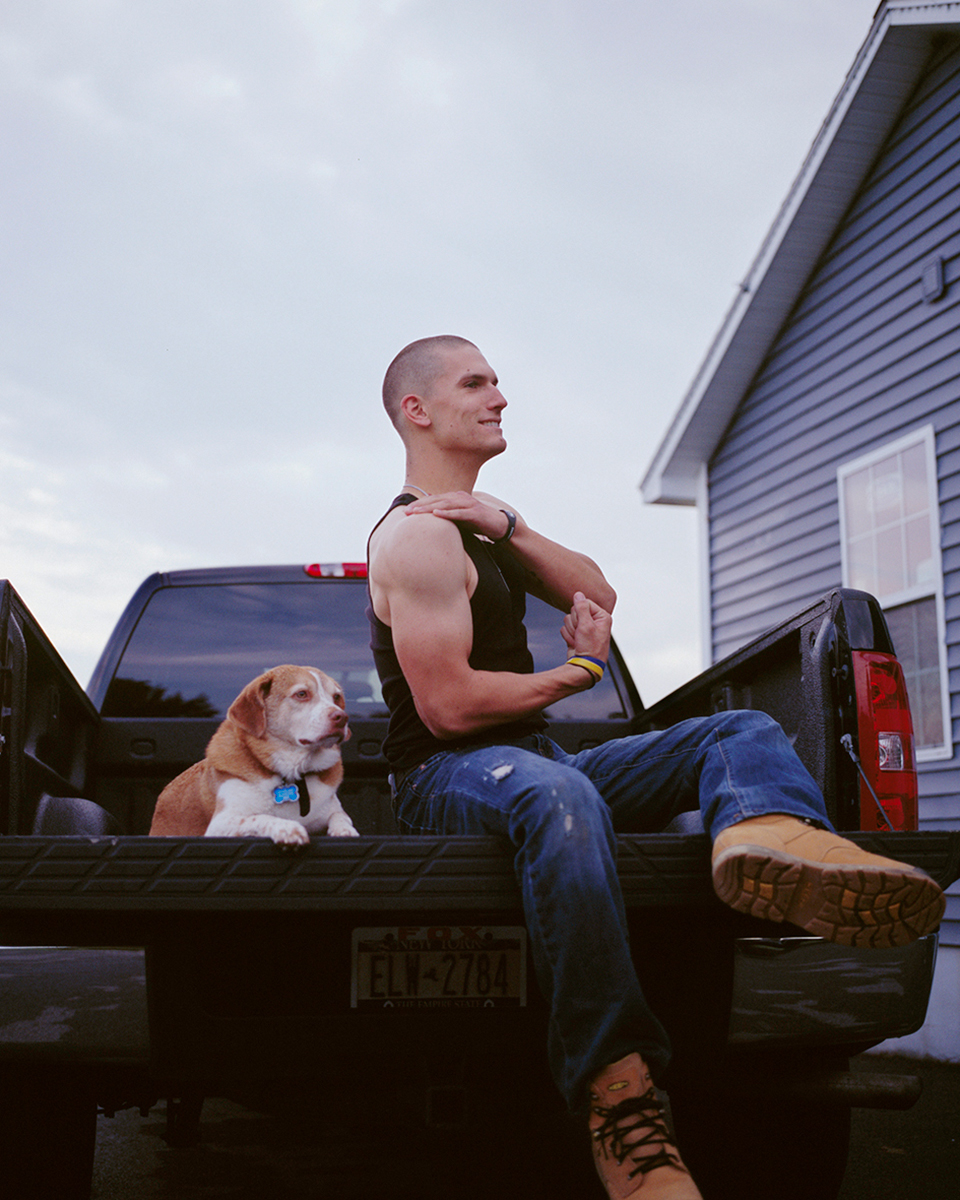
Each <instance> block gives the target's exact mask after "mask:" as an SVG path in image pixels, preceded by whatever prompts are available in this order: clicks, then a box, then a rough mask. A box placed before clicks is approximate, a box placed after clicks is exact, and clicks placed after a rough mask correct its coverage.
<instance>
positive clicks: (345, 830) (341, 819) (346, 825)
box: [327, 813, 360, 837]
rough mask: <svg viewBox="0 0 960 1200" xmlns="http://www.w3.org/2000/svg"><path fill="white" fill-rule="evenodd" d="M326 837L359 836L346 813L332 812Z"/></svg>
mask: <svg viewBox="0 0 960 1200" xmlns="http://www.w3.org/2000/svg"><path fill="white" fill-rule="evenodd" d="M327 836H328V837H359V836H360V834H359V833H357V830H356V827H355V826H354V824H353V822H352V821H351V820H350V818H349V817H348V816H347V814H346V813H334V815H333V816H332V817H331V818H330V824H329V825H328V826H327Z"/></svg>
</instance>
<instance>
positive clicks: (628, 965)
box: [395, 711, 829, 1108]
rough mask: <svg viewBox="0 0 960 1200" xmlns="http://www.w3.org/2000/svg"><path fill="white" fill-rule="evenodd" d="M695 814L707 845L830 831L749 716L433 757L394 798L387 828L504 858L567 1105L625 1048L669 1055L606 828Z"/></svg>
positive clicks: (776, 746) (792, 762)
mask: <svg viewBox="0 0 960 1200" xmlns="http://www.w3.org/2000/svg"><path fill="white" fill-rule="evenodd" d="M698 807H699V810H700V813H701V815H702V817H703V824H704V828H705V829H706V831H707V833H708V834H709V835H710V836H711V837H716V835H717V834H718V833H719V832H720V831H721V830H723V829H725V828H727V826H729V825H734V824H736V822H738V821H742V820H745V819H746V818H748V817H754V816H760V815H762V814H764V813H771V812H774V813H790V814H792V815H793V816H797V817H801V818H808V819H813V820H816V821H819V822H822V823H823V824H824V825H826V826H828V827H829V822H828V820H827V814H826V809H825V807H824V802H823V797H822V796H821V794H820V791H819V789H818V788H817V786H816V784H815V783H814V781H813V779H812V778H811V776H810V775H809V773H808V772H807V770H806V768H805V767H804V766H803V765H802V763H801V762H800V760H799V759H798V758H797V756H796V754H795V753H794V751H793V748H792V746H791V745H790V743H789V741H788V740H787V738H786V736H785V735H784V733H783V731H782V730H781V728H780V726H779V725H778V724H777V723H776V722H775V721H773V720H771V719H770V718H769V717H767V716H766V715H765V714H764V713H760V712H752V711H743V712H726V713H718V714H717V715H715V716H711V717H702V718H696V719H694V720H690V721H683V722H681V723H680V724H678V725H675V726H674V727H672V728H671V729H667V730H664V731H662V732H657V733H647V734H638V735H636V736H634V737H626V738H619V739H616V740H614V741H610V742H605V743H603V744H602V745H600V746H597V747H595V748H594V749H591V750H584V751H581V752H580V753H579V754H567V753H565V752H564V751H563V750H562V749H561V748H560V747H559V746H557V745H556V744H555V743H554V742H552V741H551V740H550V739H549V738H547V737H545V736H544V735H542V734H537V735H534V736H533V737H529V738H524V739H522V741H520V742H516V743H509V744H506V745H500V744H496V745H483V746H479V747H470V748H468V749H462V750H452V751H445V752H443V753H440V754H437V755H434V756H433V757H432V758H429V759H427V761H426V762H424V763H421V764H420V766H418V767H415V768H414V769H413V770H412V771H411V772H410V773H409V774H408V775H407V776H406V777H404V778H403V779H402V781H401V782H400V785H399V787H398V789H397V797H396V805H395V810H396V817H397V823H398V826H399V828H400V830H401V831H402V832H405V833H424V834H437V833H441V834H451V835H457V834H460V835H463V834H498V835H500V836H502V837H505V838H507V839H508V841H509V842H510V844H511V845H512V847H513V849H514V851H515V857H514V866H515V870H516V873H517V879H518V882H519V884H520V888H521V892H522V895H523V908H524V916H525V919H526V924H527V930H528V934H529V940H530V947H531V954H532V957H533V963H534V967H535V970H536V974H537V979H538V981H539V984H540V987H541V989H542V991H543V994H544V996H545V997H546V999H547V1002H548V1004H549V1007H550V1027H549V1039H548V1041H549V1044H548V1054H549V1058H550V1066H551V1070H552V1071H553V1076H554V1079H555V1080H556V1082H557V1085H558V1087H559V1088H560V1091H561V1092H562V1093H563V1095H564V1097H565V1098H566V1100H567V1103H568V1104H569V1105H570V1106H571V1108H578V1107H580V1106H581V1105H582V1104H583V1102H584V1100H585V1097H586V1091H587V1087H588V1085H589V1083H590V1080H591V1079H592V1078H593V1077H594V1076H595V1075H596V1074H597V1072H599V1071H600V1070H602V1069H603V1067H605V1066H606V1065H607V1064H608V1063H612V1062H616V1061H617V1060H618V1059H620V1058H622V1057H623V1056H624V1055H626V1054H630V1053H632V1052H634V1051H637V1052H639V1053H640V1055H641V1056H642V1057H643V1059H644V1061H645V1062H646V1063H647V1065H648V1066H649V1067H650V1069H651V1071H652V1072H653V1074H654V1077H656V1076H657V1074H658V1073H659V1072H660V1071H661V1070H662V1069H663V1068H664V1067H665V1066H666V1064H667V1061H668V1059H669V1056H670V1047H669V1042H668V1039H667V1035H666V1033H665V1031H664V1029H663V1027H662V1026H661V1024H660V1022H659V1021H658V1020H657V1018H656V1017H655V1016H654V1015H653V1013H652V1012H651V1011H650V1009H649V1007H648V1006H647V1003H646V1001H645V1000H644V997H643V994H642V992H641V989H640V984H639V982H638V981H637V976H636V972H635V970H634V967H633V962H632V960H631V957H630V946H629V938H628V933H627V921H626V913H625V909H624V904H623V897H622V894H621V891H620V883H619V880H618V878H617V870H616V834H617V833H651V832H656V831H658V830H662V829H663V828H664V826H665V825H667V824H668V823H669V822H670V820H671V819H672V818H673V817H674V816H676V815H677V814H678V813H681V812H686V811H691V810H696V809H697V808H698Z"/></svg>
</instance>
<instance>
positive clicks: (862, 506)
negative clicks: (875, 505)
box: [843, 469, 873, 539]
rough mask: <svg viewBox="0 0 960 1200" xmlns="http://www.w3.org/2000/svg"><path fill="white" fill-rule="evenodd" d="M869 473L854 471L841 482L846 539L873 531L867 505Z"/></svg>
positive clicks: (866, 471)
mask: <svg viewBox="0 0 960 1200" xmlns="http://www.w3.org/2000/svg"><path fill="white" fill-rule="evenodd" d="M869 487H870V471H869V469H867V470H864V471H854V472H853V474H852V475H848V476H847V477H846V479H845V480H844V481H843V503H844V516H845V518H846V524H847V537H848V538H851V539H852V538H857V537H860V536H861V535H862V534H865V533H869V532H870V531H871V530H872V529H873V520H872V518H871V516H870V504H869Z"/></svg>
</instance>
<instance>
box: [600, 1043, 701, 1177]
mask: <svg viewBox="0 0 960 1200" xmlns="http://www.w3.org/2000/svg"><path fill="white" fill-rule="evenodd" d="M590 1134H591V1139H592V1142H593V1160H594V1162H595V1163H596V1165H597V1171H598V1173H599V1175H600V1178H601V1179H602V1180H603V1186H604V1187H605V1188H606V1189H607V1195H608V1196H610V1198H611V1200H626V1198H627V1197H635V1198H636V1200H703V1198H702V1196H701V1195H700V1193H699V1191H698V1190H697V1185H696V1184H695V1183H694V1182H693V1180H692V1179H691V1177H690V1172H689V1171H688V1170H687V1168H686V1167H685V1166H684V1165H683V1163H682V1161H681V1159H680V1154H679V1152H678V1151H677V1148H676V1146H675V1145H674V1144H673V1138H672V1137H671V1136H670V1131H669V1130H668V1129H667V1126H666V1122H665V1120H664V1114H663V1106H662V1105H661V1103H660V1101H659V1100H658V1099H657V1093H656V1092H655V1091H654V1088H653V1082H652V1081H651V1079H650V1072H649V1071H648V1070H647V1068H646V1065H645V1064H644V1061H643V1059H642V1058H641V1057H640V1055H639V1054H628V1055H627V1057H626V1058H621V1059H620V1061H619V1062H615V1063H612V1064H611V1065H610V1066H609V1067H606V1068H605V1069H604V1070H603V1071H601V1072H600V1074H599V1075H598V1076H597V1077H596V1079H595V1080H594V1081H593V1083H592V1084H591V1085H590Z"/></svg>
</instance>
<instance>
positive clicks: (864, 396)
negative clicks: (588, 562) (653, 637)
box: [708, 40, 960, 945]
mask: <svg viewBox="0 0 960 1200" xmlns="http://www.w3.org/2000/svg"><path fill="white" fill-rule="evenodd" d="M937 255H939V256H940V257H941V258H942V259H943V262H944V278H945V283H946V285H947V290H946V292H945V293H944V295H943V296H942V297H941V298H940V299H939V300H936V301H934V302H932V303H925V302H924V300H923V297H922V290H921V283H920V279H921V274H922V271H923V268H924V266H925V265H926V264H927V263H928V262H929V261H930V260H931V259H932V258H933V257H934V256H937ZM958 276H960V41H957V40H951V41H949V42H946V43H944V44H942V45H941V46H940V47H939V48H938V50H937V52H936V53H935V55H934V56H933V58H932V59H931V61H930V63H929V64H928V67H927V70H926V71H925V73H924V76H923V78H922V81H921V83H920V85H919V87H918V88H917V90H916V92H915V94H914V95H913V97H912V98H911V99H910V101H909V102H908V104H907V105H906V107H905V110H904V112H903V114H902V116H901V118H900V120H899V122H898V124H897V125H896V127H895V128H894V130H893V133H892V134H891V136H890V138H889V139H888V141H887V144H886V146H885V147H884V148H883V150H882V152H881V153H880V155H879V156H878V159H877V161H876V163H875V165H874V167H873V169H872V171H871V173H870V174H869V176H868V178H867V180H866V182H865V184H864V186H863V187H862V188H861V190H860V192H859V194H858V196H857V197H856V199H855V200H854V202H853V204H852V205H851V207H850V209H849V211H848V213H847V215H846V217H845V218H844V220H843V221H842V222H841V224H840V226H839V228H838V230H837V233H836V235H835V236H834V238H833V241H832V243H831V245H830V246H829V247H828V249H827V251H826V253H825V254H824V255H823V257H822V258H821V260H820V262H819V263H818V264H817V266H816V269H815V270H814V272H813V273H812V275H811V277H810V280H809V282H808V284H807V286H806V288H805V290H804V292H803V293H802V295H801V297H800V299H799V301H798V302H797V304H796V306H795V307H794V310H793V312H792V313H791V315H790V316H789V318H788V320H787V321H786V322H785V324H784V327H783V328H782V330H781V331H780V334H779V335H778V337H777V339H776V341H775V342H774V344H773V346H772V348H771V351H770V353H769V354H768V356H767V359H766V361H765V362H764V364H763V366H762V367H761V369H760V371H759V372H758V374H757V376H756V378H755V380H754V382H753V384H752V386H751V388H750V390H749V392H748V393H747V394H746V396H745V397H744V400H743V401H742V403H741V404H740V406H739V408H738V410H737V413H736V415H735V417H734V419H733V421H732V422H731V425H730V427H729V428H728V430H727V432H726V434H725V436H724V439H723V441H722V442H721V444H720V446H719V448H718V450H717V452H716V454H715V455H714V457H713V459H712V461H711V463H710V466H709V526H708V537H709V543H708V548H709V563H710V614H711V632H712V646H711V650H712V655H713V658H714V660H717V659H719V658H722V657H723V656H724V655H726V654H728V653H730V652H731V651H733V650H735V649H736V648H737V647H738V646H741V645H743V644H744V643H745V642H747V641H749V639H750V638H752V637H754V636H756V635H757V634H759V633H761V632H762V631H763V630H764V629H766V628H768V627H769V626H771V625H772V624H774V623H775V622H776V621H777V620H779V619H781V618H782V617H786V616H788V615H789V614H790V613H791V612H793V611H795V610H796V609H797V608H799V607H800V606H801V605H803V604H804V603H807V602H809V601H811V600H813V599H815V598H816V597H817V596H819V595H820V594H822V593H823V592H825V591H827V590H828V589H829V588H831V587H834V586H836V585H837V584H839V583H840V582H841V565H840V562H841V560H840V524H839V502H838V494H837V468H838V467H839V466H840V465H841V464H843V463H846V462H849V461H851V460H853V459H856V458H858V457H860V456H861V455H864V454H866V453H868V452H869V451H871V450H874V449H876V448H877V447H879V446H883V445H886V444H888V443H891V442H893V441H895V440H896V439H897V438H898V437H900V436H902V435H903V434H906V433H909V432H911V431H912V430H916V429H918V428H920V427H921V426H924V425H933V427H934V430H935V435H936V456H937V479H938V488H939V500H940V517H941V535H942V536H941V546H942V555H943V571H944V600H945V610H946V624H947V664H948V669H949V679H950V699H951V716H952V723H953V731H954V744H955V745H957V743H958V742H960V286H958ZM921 823H922V825H923V826H924V827H925V828H931V829H938V828H956V827H957V826H958V825H960V757H958V756H957V755H956V754H955V756H954V759H953V760H952V761H943V762H932V763H924V764H921ZM943 941H944V943H945V944H948V945H960V896H951V897H950V900H949V908H948V921H947V923H946V924H945V927H944V936H943Z"/></svg>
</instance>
